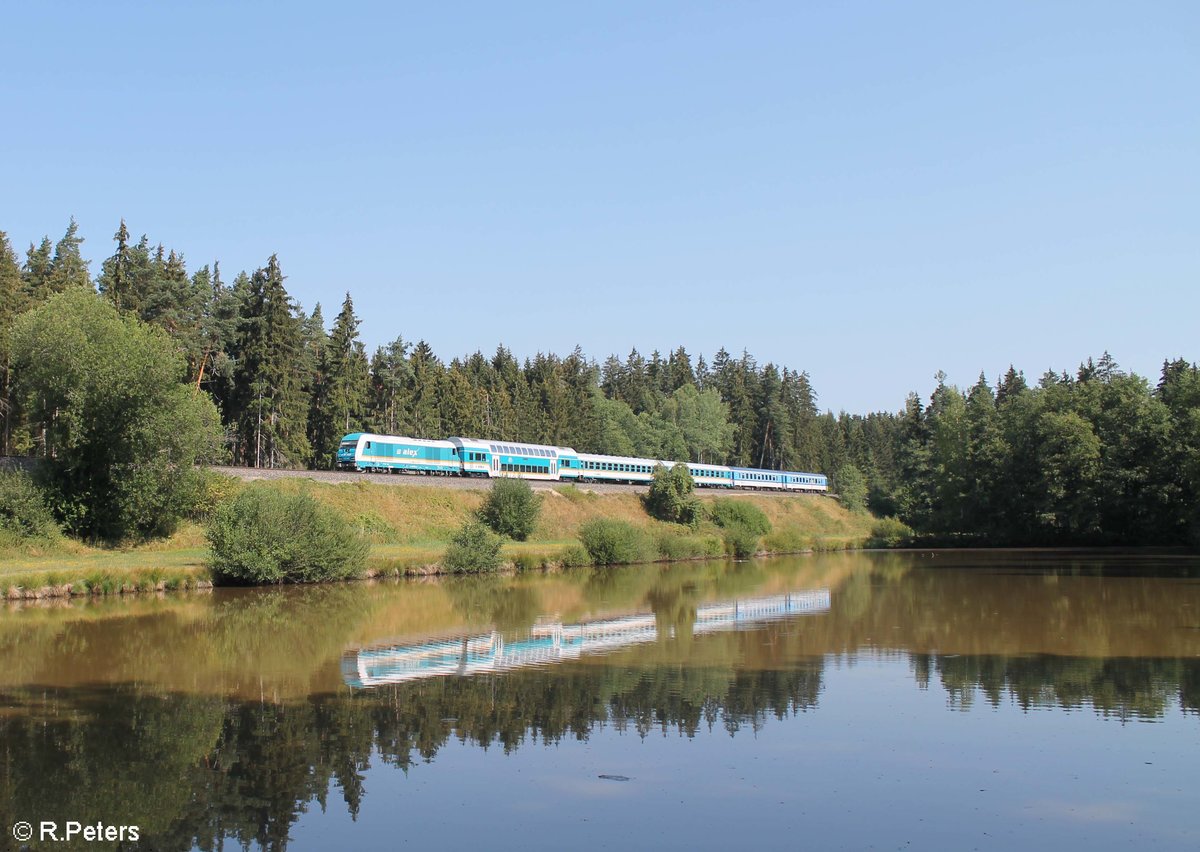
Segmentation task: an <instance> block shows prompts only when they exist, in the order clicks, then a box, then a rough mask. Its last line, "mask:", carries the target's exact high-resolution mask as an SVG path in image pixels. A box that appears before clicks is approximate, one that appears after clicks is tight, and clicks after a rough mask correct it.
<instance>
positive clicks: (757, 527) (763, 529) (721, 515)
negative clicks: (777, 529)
mask: <svg viewBox="0 0 1200 852" xmlns="http://www.w3.org/2000/svg"><path fill="white" fill-rule="evenodd" d="M708 514H709V516H710V517H711V518H712V519H713V523H715V524H716V525H717V526H719V527H726V528H729V527H743V528H745V529H747V530H749V531H750V532H752V533H755V534H756V535H766V534H767V533H769V532H770V531H771V521H770V520H769V519H768V518H767V515H766V513H765V512H764V511H763V510H762V509H760V508H758V507H757V506H755V505H754V504H753V503H750V502H747V501H746V500H731V499H728V498H721V497H718V498H717V499H716V500H714V501H713V504H712V508H710V509H709V510H708Z"/></svg>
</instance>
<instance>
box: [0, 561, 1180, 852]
mask: <svg viewBox="0 0 1200 852" xmlns="http://www.w3.org/2000/svg"><path fill="white" fill-rule="evenodd" d="M1198 805H1200V560H1198V559H1196V558H1194V557H1179V556H1147V555H1135V556H1106V557H1103V558H1101V557H1096V556H1092V555H1086V554H1082V555H1081V554H1076V555H1071V554H1048V553H1038V552H1009V553H994V552H977V553H957V554H948V553H939V554H936V555H933V554H917V553H913V554H837V555H829V556H810V557H803V558H794V559H786V560H785V559H779V560H771V561H760V562H742V563H705V564H688V565H674V566H653V567H638V568H631V569H618V570H603V571H595V572H592V571H581V572H575V573H564V574H559V575H551V576H541V575H538V576H521V577H514V578H484V579H470V580H454V581H443V582H408V583H395V584H377V585H351V586H339V587H325V588H314V589H281V590H268V591H222V592H216V593H212V594H208V595H193V596H174V597H165V598H159V599H137V600H117V601H99V602H95V603H92V602H73V603H70V604H56V605H51V606H24V607H21V606H11V605H10V606H8V608H7V609H4V610H0V824H2V829H3V835H2V836H0V849H18V848H22V844H21V843H19V842H18V841H17V840H15V839H14V837H13V834H12V830H11V826H13V825H14V824H15V823H17V822H18V821H21V820H26V821H29V822H30V823H32V824H33V825H34V826H38V825H39V824H40V822H42V821H52V822H56V823H57V824H58V825H60V826H65V825H66V823H67V821H69V820H74V821H78V822H79V823H81V824H95V823H96V822H103V823H104V824H105V825H115V826H119V825H136V826H138V829H139V834H140V841H139V842H137V843H129V842H126V843H125V844H124V846H123V848H144V849H172V850H174V849H180V850H187V849H194V848H198V849H206V850H208V849H218V848H222V847H223V846H225V847H226V848H231V849H233V848H239V847H242V846H249V847H250V848H263V849H285V848H287V849H303V850H307V849H393V848H398V847H411V848H415V849H440V848H444V849H472V850H478V849H563V848H573V849H622V850H628V849H643V848H654V849H729V848H746V847H751V846H752V847H756V848H768V849H782V848H787V849H795V848H812V849H869V848H875V849H954V850H957V849H997V850H1001V849H1003V850H1007V849H1016V848H1023V849H1076V848H1078V849H1144V848H1156V849H1195V848H1197V847H1198V846H1200V807H1198ZM60 830H61V829H60ZM25 846H27V847H28V848H34V849H69V848H79V849H104V848H118V847H120V846H121V844H120V843H104V842H91V843H89V842H83V841H78V840H77V841H76V842H72V843H53V842H50V841H48V840H47V841H45V842H39V839H38V837H37V836H35V837H34V839H33V841H31V842H30V843H28V844H25Z"/></svg>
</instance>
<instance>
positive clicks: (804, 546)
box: [763, 529, 813, 553]
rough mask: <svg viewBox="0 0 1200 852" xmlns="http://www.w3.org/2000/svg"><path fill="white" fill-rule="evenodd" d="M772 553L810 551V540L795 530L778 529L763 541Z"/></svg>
mask: <svg viewBox="0 0 1200 852" xmlns="http://www.w3.org/2000/svg"><path fill="white" fill-rule="evenodd" d="M763 544H764V545H765V546H766V548H767V550H770V551H771V552H772V553H796V552H798V551H801V550H811V549H812V546H813V544H812V539H810V538H809V537H808V536H806V535H805V534H804V533H802V532H800V531H799V530H796V529H779V530H775V531H773V532H772V533H770V534H769V535H768V536H767V537H766V539H765V540H764V541H763Z"/></svg>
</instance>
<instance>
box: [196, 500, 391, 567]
mask: <svg viewBox="0 0 1200 852" xmlns="http://www.w3.org/2000/svg"><path fill="white" fill-rule="evenodd" d="M207 535H208V541H209V544H210V545H211V546H212V554H213V555H212V562H211V566H212V571H213V580H214V581H215V582H217V583H223V584H250V585H264V584H268V583H314V582H319V581H322V580H344V579H349V578H351V577H355V576H358V575H359V574H360V573H361V572H362V570H363V567H364V565H365V562H366V557H367V549H368V545H367V542H366V540H365V539H364V538H363V537H362V536H361V535H360V534H359V533H358V532H357V531H356V530H355V529H354V528H353V527H352V526H351V525H350V524H347V523H345V522H344V521H342V519H341V518H339V517H338V516H337V514H336V513H335V512H334V511H333V510H332V509H330V508H328V507H326V506H323V505H322V504H321V503H318V502H317V501H316V499H314V498H313V497H312V496H310V495H308V494H280V493H279V492H277V491H274V490H272V489H271V488H270V487H269V486H255V487H250V488H247V489H245V490H244V491H242V492H241V493H240V494H238V496H237V497H235V498H234V499H233V500H230V501H229V502H228V503H226V504H225V505H223V506H222V507H221V508H219V509H218V510H217V511H216V513H215V514H214V516H213V519H212V521H211V522H210V523H209V526H208V530H207Z"/></svg>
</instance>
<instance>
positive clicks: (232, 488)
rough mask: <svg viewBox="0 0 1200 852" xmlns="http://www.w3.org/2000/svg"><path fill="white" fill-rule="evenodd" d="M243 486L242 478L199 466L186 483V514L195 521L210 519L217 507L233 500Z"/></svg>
mask: <svg viewBox="0 0 1200 852" xmlns="http://www.w3.org/2000/svg"><path fill="white" fill-rule="evenodd" d="M241 487H242V483H241V480H239V479H237V478H236V477H232V476H229V475H228V474H224V473H217V472H216V471H215V470H209V469H208V468H198V469H197V470H196V471H195V475H194V476H193V477H191V478H190V480H189V481H188V482H187V483H186V489H187V491H186V496H185V497H184V505H185V507H186V511H185V514H186V516H187V517H188V518H189V519H190V520H193V521H207V520H209V519H210V518H211V517H212V516H213V515H214V514H215V513H216V511H217V508H218V507H219V506H221V504H223V503H227V502H228V501H230V500H232V499H233V495H235V494H236V493H237V492H238V489H240V488H241Z"/></svg>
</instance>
